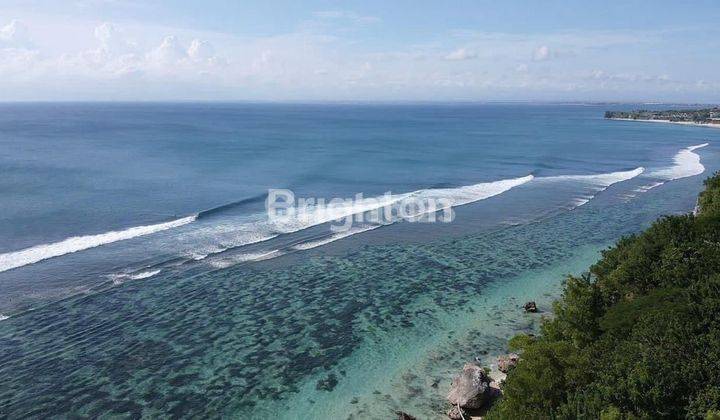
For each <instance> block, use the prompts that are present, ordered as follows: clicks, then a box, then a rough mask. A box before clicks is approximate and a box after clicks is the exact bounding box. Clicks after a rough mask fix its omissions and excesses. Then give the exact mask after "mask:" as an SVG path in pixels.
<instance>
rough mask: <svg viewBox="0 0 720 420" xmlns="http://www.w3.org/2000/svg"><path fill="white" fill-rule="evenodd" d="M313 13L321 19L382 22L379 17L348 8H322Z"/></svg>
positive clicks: (362, 22) (361, 22) (357, 22)
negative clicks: (347, 9) (348, 9)
mask: <svg viewBox="0 0 720 420" xmlns="http://www.w3.org/2000/svg"><path fill="white" fill-rule="evenodd" d="M313 15H314V16H315V17H316V18H319V19H328V20H330V19H336V20H346V21H350V22H352V23H356V24H370V23H377V22H380V18H378V17H375V16H366V15H361V14H358V13H355V12H351V11H346V10H322V11H319V12H315V13H313Z"/></svg>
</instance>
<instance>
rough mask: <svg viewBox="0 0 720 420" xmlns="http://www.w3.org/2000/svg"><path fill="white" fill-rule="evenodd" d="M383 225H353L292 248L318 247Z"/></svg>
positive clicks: (299, 249)
mask: <svg viewBox="0 0 720 420" xmlns="http://www.w3.org/2000/svg"><path fill="white" fill-rule="evenodd" d="M381 226H382V225H373V226H357V227H353V228H351V229H349V230H348V231H346V232H339V233H336V234H334V235H331V236H329V237H327V238H323V239H318V240H316V241H309V242H304V243H301V244H298V245H295V246H293V247H292V248H293V249H294V250H297V251H304V250H307V249H313V248H317V247H319V246H323V245H327V244H329V243H331V242H335V241H337V240H340V239H343V238H347V237H348V236H352V235H355V234H358V233H363V232H367V231H370V230H374V229H377V228H379V227H381Z"/></svg>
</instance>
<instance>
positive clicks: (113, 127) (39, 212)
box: [0, 104, 720, 418]
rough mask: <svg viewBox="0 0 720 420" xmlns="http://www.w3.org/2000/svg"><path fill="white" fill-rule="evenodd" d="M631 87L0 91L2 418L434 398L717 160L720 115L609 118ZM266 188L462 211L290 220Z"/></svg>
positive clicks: (413, 405) (307, 409)
mask: <svg viewBox="0 0 720 420" xmlns="http://www.w3.org/2000/svg"><path fill="white" fill-rule="evenodd" d="M638 106H639V105H623V106H609V105H547V104H545V105H530V104H527V105H526V104H521V105H518V104H514V105H505V104H497V105H478V104H447V105H440V104H437V105H377V104H375V105H361V104H353V105H350V104H348V105H339V104H334V105H330V104H322V105H321V104H316V105H302V104H12V105H10V104H6V105H0V111H1V112H0V197H1V199H0V314H1V315H0V319H2V320H1V321H0V379H2V383H3V384H4V386H3V387H2V389H0V417H2V416H3V415H6V416H9V417H25V416H34V417H46V416H48V415H63V416H69V415H79V416H91V417H93V416H111V415H121V416H131V417H133V416H134V417H137V416H146V417H164V416H170V417H172V416H179V417H182V416H230V417H236V418H270V417H281V418H337V417H356V418H368V417H370V418H387V416H388V415H389V413H392V410H395V409H403V410H405V411H409V412H412V413H414V414H415V415H419V416H424V417H433V416H435V415H438V416H439V415H441V414H442V413H443V411H444V410H445V409H446V407H445V406H444V405H443V402H442V398H443V395H444V394H443V393H444V392H446V390H447V386H448V385H449V380H450V377H451V376H452V373H453V372H454V371H456V370H457V369H458V368H459V367H461V366H462V362H463V361H466V360H472V359H473V358H474V357H476V356H480V355H482V354H484V353H485V352H489V354H492V352H499V351H503V349H504V346H505V343H506V340H507V338H509V336H511V335H512V334H513V333H515V332H518V331H523V330H527V329H532V328H535V327H536V325H537V319H535V318H532V317H528V316H525V315H523V314H521V313H519V311H518V310H517V306H518V305H520V304H521V303H522V301H523V299H534V300H537V301H538V302H539V303H540V304H541V306H542V305H544V306H545V308H547V307H548V306H549V304H550V302H551V300H552V299H553V298H554V297H556V296H557V294H558V292H559V289H560V286H561V282H562V278H563V276H564V275H565V274H568V273H575V274H577V273H580V272H582V271H584V270H586V269H587V268H588V266H589V265H590V264H591V263H592V262H593V261H594V260H595V259H596V258H597V256H598V255H599V251H600V250H601V249H603V248H604V247H606V246H608V245H610V244H612V243H613V242H614V241H615V240H617V239H618V238H619V237H620V236H622V235H625V234H629V233H633V232H637V231H638V230H640V229H642V228H643V227H646V226H647V225H648V224H649V223H651V222H652V220H654V219H655V218H657V217H659V216H661V215H663V214H673V213H680V212H686V211H690V210H692V208H693V206H694V204H695V198H696V196H697V193H698V192H699V191H700V190H701V188H702V180H703V179H704V178H705V177H706V176H708V175H709V174H710V173H712V172H713V171H715V170H716V169H717V168H719V167H720V159H719V157H720V155H718V149H717V144H718V140H720V130H718V129H713V128H704V127H689V126H678V125H670V124H647V123H639V122H625V121H609V120H605V119H603V113H604V111H606V110H608V109H630V108H636V107H638ZM706 143H707V145H705V144H706ZM701 145H704V146H703V147H697V148H695V147H696V146H701ZM270 188H287V189H291V190H292V191H294V193H295V194H296V196H298V197H300V196H302V197H317V198H326V199H331V198H334V197H340V198H351V197H354V196H355V194H357V193H362V194H363V195H364V197H381V196H383V194H385V193H386V192H391V193H392V194H395V195H402V194H406V193H412V194H414V195H415V196H419V197H425V198H428V197H431V198H438V197H439V198H443V199H446V200H449V201H450V202H451V203H453V206H454V207H453V210H454V211H455V219H454V221H453V222H452V223H434V224H431V223H420V222H416V223H410V222H408V221H397V222H396V223H385V224H383V225H378V224H362V225H359V226H356V227H355V228H354V229H353V230H351V231H349V232H344V233H340V234H338V233H337V232H334V231H332V230H331V229H329V223H326V222H328V220H326V219H324V218H323V217H320V216H316V215H310V217H309V218H306V219H302V220H296V221H294V222H293V223H292V224H291V225H292V226H290V228H288V227H287V226H284V228H283V229H281V228H279V227H278V226H277V225H273V224H272V223H269V222H268V220H267V216H266V213H265V210H264V200H265V197H266V195H267V192H268V189H270ZM491 362H492V361H491V360H490V359H488V364H490V363H491Z"/></svg>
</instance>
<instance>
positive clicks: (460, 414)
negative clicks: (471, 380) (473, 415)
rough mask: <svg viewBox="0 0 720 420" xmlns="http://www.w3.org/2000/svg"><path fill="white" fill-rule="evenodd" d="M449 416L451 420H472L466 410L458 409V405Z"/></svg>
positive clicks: (449, 412)
mask: <svg viewBox="0 0 720 420" xmlns="http://www.w3.org/2000/svg"><path fill="white" fill-rule="evenodd" d="M447 415H448V417H449V418H450V420H464V419H469V418H470V416H469V415H468V414H467V413H466V412H465V410H463V409H462V408H460V407H458V406H457V405H456V406H455V407H453V408H452V409H451V410H450V411H448V413H447Z"/></svg>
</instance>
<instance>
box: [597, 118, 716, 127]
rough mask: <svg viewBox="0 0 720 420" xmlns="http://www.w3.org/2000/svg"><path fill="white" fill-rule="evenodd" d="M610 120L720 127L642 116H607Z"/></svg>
mask: <svg viewBox="0 0 720 420" xmlns="http://www.w3.org/2000/svg"><path fill="white" fill-rule="evenodd" d="M607 119H608V120H615V121H636V122H647V123H666V124H680V125H693V126H696V127H710V128H720V123H704V122H695V121H670V120H651V119H640V118H615V117H613V118H607Z"/></svg>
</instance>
